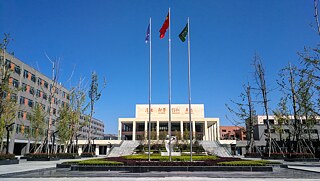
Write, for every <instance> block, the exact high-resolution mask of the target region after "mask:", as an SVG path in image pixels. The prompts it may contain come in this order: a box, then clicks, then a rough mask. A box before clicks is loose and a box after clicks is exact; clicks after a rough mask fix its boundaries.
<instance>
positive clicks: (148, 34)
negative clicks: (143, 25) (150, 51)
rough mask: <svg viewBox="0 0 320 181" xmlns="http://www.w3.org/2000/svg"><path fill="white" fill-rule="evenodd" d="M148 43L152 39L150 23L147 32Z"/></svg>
mask: <svg viewBox="0 0 320 181" xmlns="http://www.w3.org/2000/svg"><path fill="white" fill-rule="evenodd" d="M145 41H146V43H148V42H149V41H150V23H149V25H148V29H147V34H146V40H145Z"/></svg>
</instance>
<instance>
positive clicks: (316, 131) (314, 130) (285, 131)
mask: <svg viewBox="0 0 320 181" xmlns="http://www.w3.org/2000/svg"><path fill="white" fill-rule="evenodd" d="M309 131H310V133H314V134H316V133H318V130H317V129H310V130H309ZM280 132H281V133H282V134H284V133H287V134H289V133H290V130H289V129H282V130H280ZM264 133H268V130H267V129H265V130H264ZM270 133H275V130H274V129H270ZM302 133H308V130H307V129H304V130H302Z"/></svg>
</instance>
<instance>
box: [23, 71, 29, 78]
mask: <svg viewBox="0 0 320 181" xmlns="http://www.w3.org/2000/svg"><path fill="white" fill-rule="evenodd" d="M28 73H29V72H28V71H27V70H24V71H23V78H25V79H27V78H28Z"/></svg>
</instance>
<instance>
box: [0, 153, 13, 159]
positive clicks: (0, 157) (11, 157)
mask: <svg viewBox="0 0 320 181" xmlns="http://www.w3.org/2000/svg"><path fill="white" fill-rule="evenodd" d="M13 159H15V154H0V160H13Z"/></svg>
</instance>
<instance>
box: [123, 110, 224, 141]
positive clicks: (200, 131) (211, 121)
mask: <svg viewBox="0 0 320 181" xmlns="http://www.w3.org/2000/svg"><path fill="white" fill-rule="evenodd" d="M149 112H151V137H152V138H151V139H153V140H162V139H164V138H165V136H166V135H167V134H168V122H169V121H168V120H169V105H168V104H152V105H151V111H149V105H148V104H137V105H136V117H135V118H119V120H118V139H121V140H143V139H145V138H146V137H147V130H148V121H149ZM191 120H192V123H193V124H192V129H193V130H194V131H193V137H194V138H196V139H197V140H219V139H220V135H219V118H205V114H204V105H203V104H192V105H191ZM189 127H190V124H189V105H188V104H172V105H171V133H172V135H173V136H177V137H179V139H181V140H183V139H186V140H188V139H189V136H188V135H190V134H189Z"/></svg>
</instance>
